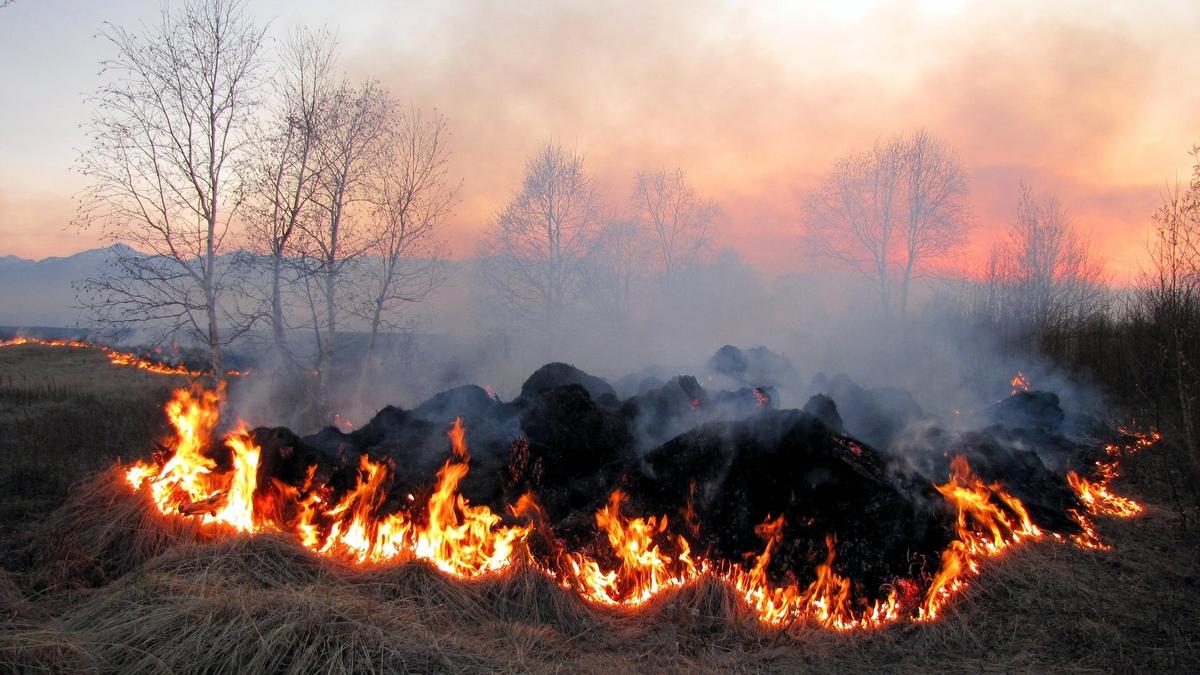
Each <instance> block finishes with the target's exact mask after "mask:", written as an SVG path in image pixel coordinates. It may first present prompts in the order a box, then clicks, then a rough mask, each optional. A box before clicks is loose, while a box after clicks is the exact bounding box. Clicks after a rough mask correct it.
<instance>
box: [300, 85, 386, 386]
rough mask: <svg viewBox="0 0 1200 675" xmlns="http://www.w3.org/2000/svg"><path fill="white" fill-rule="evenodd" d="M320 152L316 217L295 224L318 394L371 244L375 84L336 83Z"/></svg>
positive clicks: (379, 94) (378, 97) (379, 156)
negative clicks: (353, 278)
mask: <svg viewBox="0 0 1200 675" xmlns="http://www.w3.org/2000/svg"><path fill="white" fill-rule="evenodd" d="M330 109H331V121H330V124H329V127H328V129H327V132H326V133H325V134H323V135H322V138H321V140H320V143H319V147H318V157H319V162H320V164H321V166H322V168H323V170H322V172H321V176H320V185H319V186H318V188H317V190H316V196H315V197H314V199H315V200H316V201H317V203H318V205H319V211H318V217H316V218H313V219H311V220H303V221H301V223H302V224H301V226H300V227H301V231H302V232H303V235H304V236H303V237H302V240H303V243H302V250H301V257H302V258H303V260H304V261H305V266H306V269H305V275H304V284H305V287H306V290H307V297H308V303H309V309H310V311H311V314H312V320H313V330H314V335H315V337H316V342H317V352H318V359H317V368H316V370H317V374H318V381H317V391H318V396H319V397H321V396H325V395H326V394H327V393H328V392H327V388H328V384H329V378H330V376H331V373H330V372H329V371H330V366H331V364H332V362H333V354H334V349H335V346H336V341H337V332H338V328H339V327H340V326H341V321H342V319H343V314H342V310H343V309H344V308H348V307H349V306H351V305H352V299H351V295H352V293H351V291H352V289H351V288H350V285H349V283H348V281H349V279H348V276H349V274H350V272H351V271H352V270H353V267H354V266H355V265H356V264H357V263H358V261H359V259H360V258H361V257H362V256H363V255H365V254H366V252H367V249H368V247H369V245H370V243H371V241H370V233H369V231H368V229H369V228H368V227H367V215H368V214H369V208H367V206H368V199H369V192H370V186H371V181H372V180H373V179H374V177H375V175H376V172H377V171H378V170H379V168H380V166H381V162H382V161H383V160H384V158H385V157H386V153H385V152H384V148H385V147H386V141H387V138H386V137H387V133H388V129H389V128H390V125H391V121H390V118H391V116H392V114H393V112H394V111H393V106H392V102H391V100H390V99H389V98H388V96H387V95H386V93H385V92H384V91H383V90H382V89H381V88H380V87H379V85H377V84H375V83H373V82H368V83H366V84H363V85H360V86H357V87H356V86H353V85H350V84H342V85H341V86H339V88H338V89H337V91H336V92H335V93H334V95H333V97H332V103H331V108H330Z"/></svg>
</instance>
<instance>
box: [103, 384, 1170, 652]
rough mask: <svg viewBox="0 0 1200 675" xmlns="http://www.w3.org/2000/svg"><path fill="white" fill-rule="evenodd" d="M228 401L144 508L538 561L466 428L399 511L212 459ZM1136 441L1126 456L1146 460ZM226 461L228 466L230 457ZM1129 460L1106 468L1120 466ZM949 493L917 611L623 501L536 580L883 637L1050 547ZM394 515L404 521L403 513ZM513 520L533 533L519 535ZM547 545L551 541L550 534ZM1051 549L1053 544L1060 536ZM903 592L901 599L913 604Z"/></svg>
mask: <svg viewBox="0 0 1200 675" xmlns="http://www.w3.org/2000/svg"><path fill="white" fill-rule="evenodd" d="M224 394H225V390H224V388H223V387H222V388H219V389H217V390H215V391H207V390H203V389H200V388H197V387H193V388H190V389H180V390H177V391H176V392H175V394H174V396H173V398H172V399H171V401H170V402H169V403H168V404H167V406H166V412H167V415H168V418H169V420H170V423H171V426H172V427H173V429H174V435H173V438H172V440H171V442H170V445H169V450H170V454H169V456H164V457H158V458H156V459H155V460H153V461H146V462H138V463H136V464H134V465H132V466H130V467H129V468H128V469H127V470H126V472H125V478H126V480H127V481H128V483H129V485H131V486H132V487H133V488H134V489H135V490H138V491H141V492H142V493H144V494H146V495H147V496H148V497H149V499H150V500H151V501H153V503H154V505H155V506H156V507H157V509H158V510H159V511H160V512H161V513H163V514H167V515H177V516H186V517H193V518H198V519H199V521H200V522H201V523H202V524H205V525H212V526H215V527H218V528H223V529H225V530H227V531H233V532H242V533H257V532H267V531H271V532H284V533H288V534H291V535H292V536H294V537H295V538H296V539H297V540H298V541H299V542H300V543H301V544H302V545H303V546H304V547H305V548H307V549H309V550H311V551H313V552H314V553H317V554H320V555H325V556H331V557H335V558H339V559H341V560H345V561H348V562H351V563H354V564H362V565H373V564H382V563H388V562H393V561H406V560H425V561H428V562H429V563H430V564H432V565H434V566H435V567H437V568H438V569H439V570H441V571H443V572H444V573H446V574H449V575H451V576H454V577H459V578H474V577H478V576H481V575H486V574H492V573H497V572H503V571H505V570H507V569H509V568H510V567H511V566H512V565H513V564H514V563H515V562H516V560H517V559H518V558H524V557H528V556H529V549H528V546H527V545H526V542H527V541H528V539H529V536H530V535H531V533H533V532H534V530H535V529H540V528H542V527H544V526H545V525H544V524H545V519H544V517H542V515H541V513H540V507H539V506H538V505H537V502H536V499H535V498H534V497H533V495H524V496H523V497H522V498H521V499H520V500H519V501H518V502H517V504H515V505H514V506H512V507H510V509H509V510H510V511H511V519H506V518H505V517H502V516H501V515H500V514H497V513H494V512H493V511H491V509H489V508H488V507H487V506H476V505H472V504H471V503H469V501H468V500H467V499H466V498H465V497H463V495H462V494H461V492H460V491H459V486H460V485H461V482H462V480H463V478H464V477H465V476H466V475H467V473H468V470H469V461H470V454H469V451H468V447H467V442H466V441H467V439H466V429H465V428H464V427H463V425H462V421H461V419H459V420H455V421H454V423H453V425H452V426H451V427H450V429H449V430H448V432H447V436H448V440H449V450H450V456H449V457H448V458H447V459H446V461H445V463H444V464H443V465H442V467H441V469H440V470H439V471H438V474H437V481H436V484H435V485H434V487H433V490H432V493H431V494H430V495H429V497H428V499H427V500H426V501H425V503H424V504H423V506H424V509H423V510H420V509H415V508H414V507H415V506H417V504H416V502H417V500H416V498H415V497H414V496H413V495H411V494H409V495H405V498H404V499H394V498H393V496H392V494H391V492H390V491H389V487H390V486H391V485H392V483H393V475H394V471H395V468H394V467H393V466H392V464H391V463H390V461H388V460H387V459H376V458H372V457H370V456H368V455H363V456H361V457H360V458H359V463H358V466H357V468H356V477H355V481H354V486H353V487H352V488H350V489H348V490H344V491H343V492H342V493H341V494H340V496H339V495H337V494H335V491H334V490H333V489H332V488H331V487H330V486H328V485H325V484H324V483H323V482H322V481H321V480H319V479H317V477H316V471H317V467H316V466H310V467H308V470H307V473H306V476H305V479H304V480H303V481H302V483H301V484H300V485H298V486H297V485H288V484H284V483H282V482H279V481H277V480H275V479H270V480H264V479H263V478H262V477H261V476H260V475H259V468H260V466H261V462H262V449H261V448H260V447H259V446H258V445H257V444H256V443H255V441H254V436H253V434H252V433H251V432H250V431H248V430H247V429H246V427H245V426H244V425H243V424H241V423H239V424H238V425H237V426H236V427H235V428H234V430H233V431H231V432H229V433H227V434H225V435H224V437H223V438H222V441H221V442H220V443H219V444H217V445H215V446H214V444H213V439H214V438H215V437H216V436H215V434H216V431H217V428H218V426H219V424H220V408H221V405H222V403H223V402H224ZM1142 438H1146V439H1153V437H1152V436H1145V437H1142V436H1136V437H1135V439H1139V440H1135V441H1133V442H1131V443H1130V444H1129V445H1128V448H1127V451H1130V452H1132V451H1136V449H1138V448H1141V447H1146V445H1148V444H1149V443H1152V442H1153V440H1149V441H1148V442H1146V443H1142V441H1141V440H1140V439H1142ZM226 453H227V454H226ZM1119 453H1120V450H1116V451H1111V450H1110V453H1109V454H1113V455H1115V454H1119ZM950 468H951V474H950V477H949V479H948V480H947V482H946V483H944V484H941V485H936V486H935V488H936V489H937V491H938V492H939V493H940V494H941V495H942V496H943V497H944V498H945V499H946V500H947V502H948V503H949V504H952V505H953V506H954V507H955V509H956V512H957V517H956V533H957V538H956V539H955V540H954V541H952V542H951V544H950V546H949V547H947V549H946V550H945V551H944V552H943V553H942V556H941V566H940V569H939V570H938V572H937V573H936V575H935V576H934V577H933V578H932V579H931V580H930V582H929V584H928V587H927V590H926V591H925V594H924V598H923V599H918V597H917V596H915V595H914V593H916V592H917V588H918V587H917V585H916V580H913V579H898V580H896V581H895V583H894V584H892V586H893V587H892V588H890V589H886V588H885V589H881V590H886V592H885V593H882V594H881V596H879V597H881V599H874V600H872V599H870V598H869V597H868V596H867V595H866V594H864V593H863V592H862V589H860V588H859V587H857V586H856V585H855V583H854V581H853V580H851V579H849V578H847V577H844V576H842V575H840V574H838V573H837V571H836V570H835V562H836V560H837V538H836V537H835V536H834V535H832V534H830V535H828V536H827V538H826V541H825V547H826V554H825V558H824V560H823V562H821V563H819V564H818V565H816V568H815V578H813V579H812V580H811V581H810V582H809V583H808V584H807V585H802V584H800V583H799V582H797V581H796V580H795V578H794V577H790V576H789V577H788V579H787V580H784V581H783V582H782V583H781V582H780V581H776V580H772V579H771V578H770V575H769V573H768V571H769V568H770V565H771V561H772V560H773V559H774V557H775V556H777V554H778V551H779V549H780V546H781V544H782V542H783V541H784V529H785V522H784V519H783V517H782V516H779V517H775V518H771V517H768V518H767V519H766V520H765V521H764V522H763V523H762V524H760V525H759V526H758V527H757V528H755V532H756V533H757V534H758V535H759V536H760V537H761V538H762V539H763V548H762V549H761V550H760V551H757V552H750V553H747V555H746V557H747V559H752V563H751V564H749V565H748V566H746V567H744V566H742V565H740V564H735V563H725V562H714V561H712V560H710V559H708V558H707V557H705V556H704V555H697V554H696V552H695V551H694V547H693V545H692V544H691V542H689V540H688V539H687V538H686V537H685V536H684V535H682V534H679V533H677V532H676V531H674V530H673V529H672V528H671V526H670V523H669V521H668V518H667V516H665V515H660V516H650V517H629V516H627V515H625V514H624V513H622V508H623V507H624V506H625V504H626V503H627V501H628V496H627V495H626V494H625V493H623V492H621V491H619V490H618V491H614V492H613V493H612V494H611V495H610V496H609V499H608V501H607V503H606V504H605V505H604V506H603V507H601V508H600V509H599V510H598V511H597V512H596V514H595V524H596V527H597V530H598V531H599V532H600V533H601V539H600V540H599V541H598V542H597V546H596V547H594V549H590V550H588V551H566V550H564V549H563V548H562V547H561V545H560V546H559V553H558V554H557V556H556V557H554V558H553V560H551V561H550V562H547V563H542V564H539V563H536V562H535V563H534V566H535V568H536V569H540V570H541V571H542V572H543V573H545V574H546V575H548V576H549V577H551V578H552V579H554V580H555V581H556V582H557V583H559V584H560V585H561V586H563V587H564V588H567V589H570V590H572V591H574V592H576V593H578V594H579V595H580V596H581V597H583V598H584V599H585V600H587V601H589V602H593V603H595V604H598V605H604V606H611V607H620V608H636V607H639V606H642V605H644V604H645V603H647V602H648V601H650V600H652V599H653V598H655V597H658V596H659V595H660V594H662V593H663V592H665V591H669V590H671V589H677V588H680V587H682V586H685V585H687V584H691V583H693V582H695V581H697V580H699V579H701V578H709V579H715V580H717V581H719V582H721V583H725V584H727V585H728V586H729V587H730V588H731V589H733V590H734V592H735V593H736V595H737V596H738V597H740V598H741V600H742V601H743V602H744V603H745V605H746V607H747V608H748V609H749V610H750V611H751V613H752V614H753V615H754V616H756V617H757V618H758V620H759V621H761V622H762V623H764V624H766V625H771V626H788V625H792V624H795V623H809V624H813V625H817V626H821V627H825V628H829V629H833V630H839V631H846V630H857V629H872V628H878V627H881V626H885V625H887V624H890V623H894V622H897V621H899V620H901V619H902V618H911V619H913V620H917V621H928V620H933V619H936V618H937V617H938V616H939V615H940V613H941V611H942V609H943V608H944V607H945V605H946V604H947V603H948V602H949V601H950V600H951V598H952V597H953V596H954V595H955V594H956V593H957V592H959V591H960V590H961V589H962V588H964V587H965V586H966V585H967V583H968V580H969V579H970V577H972V576H973V575H975V574H977V573H978V572H979V569H980V563H981V561H982V560H983V559H985V558H988V557H992V556H996V555H1000V554H1001V553H1003V552H1004V551H1006V550H1008V549H1009V548H1011V547H1012V546H1014V545H1016V544H1018V543H1020V542H1023V541H1030V540H1036V539H1040V538H1042V537H1044V536H1045V534H1046V533H1044V532H1043V531H1042V530H1041V529H1040V528H1039V527H1038V526H1037V525H1036V524H1035V523H1033V521H1032V520H1031V519H1030V517H1029V514H1028V512H1027V510H1026V509H1025V506H1024V505H1023V504H1022V503H1021V501H1020V500H1018V499H1017V498H1016V497H1014V496H1012V495H1011V494H1009V493H1008V492H1007V491H1006V490H1005V489H1004V487H1003V486H1002V485H1000V484H999V483H985V482H984V481H983V480H982V479H981V478H979V477H978V476H977V475H975V473H974V472H973V471H972V470H971V467H970V466H969V464H968V463H967V461H966V459H965V458H963V457H961V456H959V457H955V458H954V459H953V460H952V462H951V464H950ZM1097 474H1098V477H1097V478H1095V479H1091V480H1089V479H1084V478H1082V477H1080V476H1078V475H1077V474H1075V473H1073V472H1072V473H1070V474H1068V476H1067V480H1068V482H1069V483H1070V485H1071V486H1072V487H1073V488H1074V489H1075V490H1076V492H1077V494H1078V495H1079V500H1080V504H1081V505H1082V506H1083V508H1084V510H1086V511H1087V513H1088V514H1097V515H1118V516H1129V515H1134V514H1136V513H1137V512H1139V511H1140V510H1141V507H1140V505H1138V504H1136V502H1133V501H1132V500H1129V499H1126V498H1123V497H1119V496H1117V495H1114V494H1113V493H1112V492H1111V491H1110V490H1109V488H1108V482H1109V481H1110V480H1111V479H1112V478H1114V477H1115V476H1116V475H1118V474H1117V466H1116V460H1114V461H1112V462H1098V463H1097ZM397 503H398V505H397ZM688 513H689V511H688V510H685V511H684V514H685V517H684V521H685V522H684V525H685V526H686V527H685V529H686V530H687V531H688V532H690V533H691V534H692V535H693V536H695V535H697V533H698V531H699V523H698V522H691V521H693V520H695V513H694V511H691V516H690V518H689V516H688ZM1071 516H1072V517H1073V518H1074V519H1075V520H1076V522H1077V523H1078V524H1079V527H1080V533H1079V534H1075V535H1072V536H1071V537H1070V539H1071V540H1072V541H1073V542H1074V543H1076V544H1077V545H1079V546H1081V547H1085V548H1105V545H1104V544H1103V543H1102V542H1101V541H1100V539H1099V538H1098V537H1097V536H1096V533H1095V530H1094V528H1093V526H1092V523H1091V520H1090V519H1089V518H1088V516H1087V515H1085V514H1084V512H1083V511H1082V510H1075V511H1073V512H1072V513H1071ZM512 519H520V521H522V522H518V524H511V523H513V522H514V521H513V520H512ZM545 534H547V535H549V536H550V537H551V539H552V538H553V535H552V533H550V532H549V531H548V530H546V532H545ZM1050 534H1051V535H1052V536H1053V538H1055V539H1062V538H1063V537H1062V536H1061V535H1058V534H1053V533H1050ZM896 588H904V589H906V590H905V593H904V597H905V600H903V601H902V600H901V599H900V594H898V592H897V591H896Z"/></svg>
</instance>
